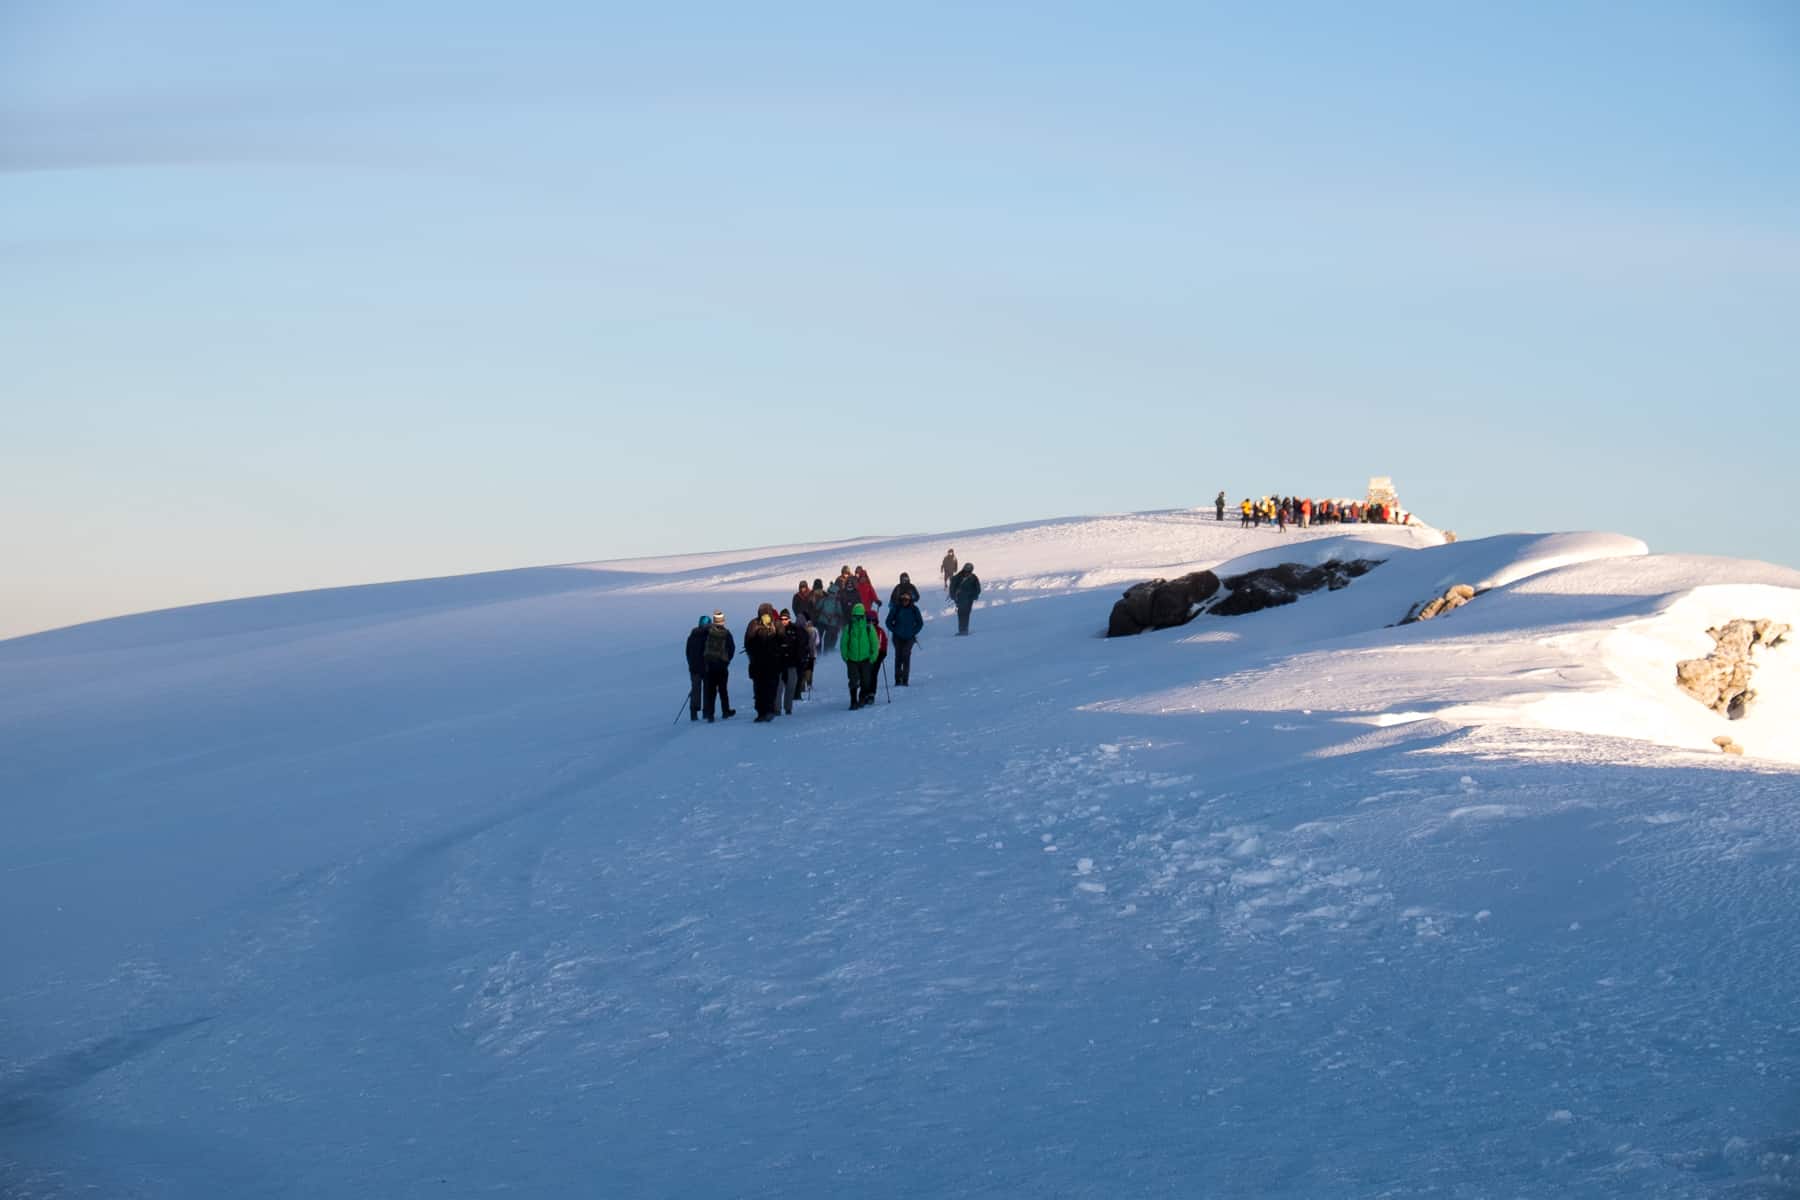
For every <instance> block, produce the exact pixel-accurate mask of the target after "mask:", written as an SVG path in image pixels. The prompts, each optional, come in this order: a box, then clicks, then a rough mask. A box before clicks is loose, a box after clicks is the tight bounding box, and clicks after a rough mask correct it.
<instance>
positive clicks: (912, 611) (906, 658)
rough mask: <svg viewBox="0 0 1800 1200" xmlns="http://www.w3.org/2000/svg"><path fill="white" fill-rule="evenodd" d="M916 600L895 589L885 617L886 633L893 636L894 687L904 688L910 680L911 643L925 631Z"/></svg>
mask: <svg viewBox="0 0 1800 1200" xmlns="http://www.w3.org/2000/svg"><path fill="white" fill-rule="evenodd" d="M903 578H904V577H903ZM917 600H918V597H917V596H916V595H914V594H909V593H906V592H901V591H900V590H899V589H897V588H896V589H895V595H894V605H893V611H892V612H890V613H888V615H887V628H888V632H889V633H891V634H893V635H894V686H895V687H905V686H907V684H908V683H909V682H910V681H911V680H912V652H913V643H914V642H916V641H918V640H919V634H921V633H923V632H924V631H925V614H924V613H923V612H922V611H920V609H919V605H918V603H917Z"/></svg>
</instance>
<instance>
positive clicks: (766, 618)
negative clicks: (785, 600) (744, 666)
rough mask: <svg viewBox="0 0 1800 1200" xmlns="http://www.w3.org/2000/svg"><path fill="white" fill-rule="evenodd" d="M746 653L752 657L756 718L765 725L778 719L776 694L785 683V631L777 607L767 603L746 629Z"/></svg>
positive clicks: (751, 679) (751, 677)
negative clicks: (777, 619) (777, 621)
mask: <svg viewBox="0 0 1800 1200" xmlns="http://www.w3.org/2000/svg"><path fill="white" fill-rule="evenodd" d="M744 656H745V657H746V658H748V659H749V660H750V687H751V692H752V694H753V695H754V696H755V697H756V720H755V722H754V724H757V725H761V724H763V723H765V722H767V721H773V720H774V719H775V694H776V691H777V690H778V689H779V688H780V686H781V671H782V666H781V631H780V630H779V629H777V628H775V608H774V606H773V605H771V604H763V605H762V606H761V607H759V608H758V609H757V610H756V620H754V621H752V622H750V628H749V629H747V630H745V631H744Z"/></svg>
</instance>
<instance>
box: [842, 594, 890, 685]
mask: <svg viewBox="0 0 1800 1200" xmlns="http://www.w3.org/2000/svg"><path fill="white" fill-rule="evenodd" d="M880 652H881V640H880V638H878V637H877V636H876V631H875V629H874V627H873V626H871V625H870V624H869V621H868V614H867V612H866V611H865V610H864V609H863V606H862V605H860V604H858V605H856V606H855V607H853V608H852V609H851V610H850V624H849V627H848V628H846V629H845V630H844V636H843V637H842V638H841V639H840V640H839V641H838V655H839V657H841V658H842V659H843V660H844V672H845V674H846V675H847V676H848V677H849V680H850V711H852V712H855V711H856V710H857V709H859V708H861V707H863V706H864V705H865V704H872V703H874V701H875V658H876V655H878V654H879V653H880Z"/></svg>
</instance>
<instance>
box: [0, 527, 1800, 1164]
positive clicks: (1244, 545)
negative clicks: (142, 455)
mask: <svg viewBox="0 0 1800 1200" xmlns="http://www.w3.org/2000/svg"><path fill="white" fill-rule="evenodd" d="M1440 542H1441V538H1440V536H1439V535H1438V534H1437V533H1436V532H1435V531H1434V530H1431V529H1429V528H1428V527H1423V526H1415V527H1376V526H1357V527H1329V528H1319V529H1313V530H1307V531H1298V530H1290V531H1289V532H1288V533H1287V534H1285V535H1282V534H1277V533H1275V532H1274V531H1272V530H1269V529H1266V528H1265V529H1260V530H1240V529H1239V528H1238V527H1237V522H1236V520H1235V518H1233V519H1231V520H1228V521H1227V522H1225V523H1223V524H1220V523H1217V522H1215V521H1213V519H1212V514H1211V511H1210V510H1206V511H1204V512H1200V511H1176V512H1162V513H1145V514H1135V515H1124V516H1108V517H1099V518H1078V519H1071V520H1062V521H1049V522H1041V523H1032V524H1025V525H1017V526H1009V527H1004V528H999V529H990V530H978V531H967V532H958V533H956V534H954V535H932V536H929V537H911V536H909V537H898V538H865V539H858V540H856V541H852V542H847V543H830V544H821V545H813V546H788V547H779V548H771V549H762V550H753V551H744V552H726V553H712V554H702V555H693V556H686V557H682V558H660V559H643V560H634V561H630V562H611V563H597V564H584V565H577V566H570V567H553V568H540V569H535V570H528V571H518V572H506V573H501V574H496V575H484V576H469V577H462V578H453V579H443V580H425V581H418V582H414V583H407V584H393V585H381V586H372V587H367V588H351V589H337V590H334V591H330V592H315V593H305V594H297V595H291V596H280V597H267V598H262V599H257V600H246V601H237V602H231V603H225V604H217V605H207V606H201V607H198V608H190V609H181V610H172V611H169V612H162V613H151V614H145V615H143V616H138V617H129V618H122V619H119V620H115V621H107V622H99V623H96V624H92V625H86V626H79V627H75V628H71V629H65V630H59V631H55V632H51V633H45V634H39V635H34V636H31V637H25V638H18V639H13V640H11V641H7V642H0V805H3V806H4V808H3V813H4V819H5V828H6V831H7V835H8V836H7V837H6V838H5V839H4V841H3V842H0V911H3V912H4V914H5V919H4V921H3V922H0V961H3V962H4V963H5V964H6V966H5V969H4V973H3V974H0V1195H4V1196H6V1197H8V1198H9V1200H12V1198H25V1197H64V1196H78V1195H100V1196H137V1197H192V1196H231V1197H258V1196H270V1197H274V1196H280V1197H290V1196H291V1197H308V1198H314V1197H375V1196H379V1197H426V1196H429V1197H448V1196H474V1195H490V1194H493V1193H496V1192H510V1193H512V1194H518V1195H526V1196H572V1197H573V1196H579V1197H587V1196H756V1197H777V1196H780V1197H788V1196H893V1197H916V1196H994V1197H999V1196H1094V1197H1121V1196H1184V1197H1185V1196H1213V1195H1217V1196H1235V1195H1255V1196H1292V1197H1316V1196H1395V1197H1400V1196H1467V1197H1485V1196H1565V1195H1582V1196H1588V1195H1617V1196H1645V1195H1651V1196H1655V1195H1666V1196H1692V1195H1720V1196H1748V1195H1778V1194H1790V1193H1793V1192H1796V1191H1800V1158H1797V1157H1796V1156H1797V1155H1800V1095H1797V1093H1796V1090H1795V1079H1796V1078H1797V1077H1800V1072H1797V1070H1796V1068H1797V1067H1800V1051H1797V1048H1800V1015H1797V1014H1800V954H1797V950H1796V941H1795V938H1794V931H1795V929H1796V928H1800V886H1797V885H1800V857H1797V855H1796V850H1797V849H1800V644H1795V645H1789V646H1785V647H1778V648H1776V649H1775V650H1774V651H1771V652H1768V653H1765V654H1764V655H1763V656H1762V657H1761V658H1760V659H1759V663H1760V666H1759V668H1758V673H1757V676H1756V686H1757V688H1758V690H1759V693H1760V698H1759V701H1758V705H1757V707H1756V708H1755V709H1753V711H1752V712H1751V714H1750V715H1749V717H1748V718H1746V719H1745V720H1742V721H1737V722H1729V723H1728V722H1726V721H1725V720H1724V719H1723V718H1721V717H1719V716H1717V715H1715V714H1713V713H1711V712H1709V711H1707V710H1705V709H1703V708H1701V707H1700V705H1699V704H1697V703H1696V702H1694V701H1693V700H1691V699H1689V698H1688V697H1686V696H1684V695H1682V694H1681V693H1680V692H1678V691H1677V690H1676V688H1675V686H1674V663H1675V662H1676V661H1677V660H1678V659H1681V658H1687V657H1697V656H1703V655H1704V654H1705V653H1706V652H1707V651H1708V650H1710V649H1711V641H1710V639H1709V638H1708V637H1707V636H1706V632H1705V631H1706V629H1707V627H1708V626H1709V625H1716V624H1719V623H1721V622H1722V621H1725V620H1729V619H1731V618H1734V617H1752V618H1760V617H1768V618H1772V619H1775V620H1778V621H1782V622H1786V623H1788V624H1791V625H1793V626H1795V627H1796V628H1797V629H1800V573H1797V572H1794V571H1790V570H1786V569H1784V568H1778V567H1773V566H1769V565H1766V564H1760V563H1754V562H1745V561H1734V560H1723V559H1706V558H1697V557H1676V556H1660V555H1652V554H1648V553H1647V552H1646V549H1645V547H1644V546H1643V544H1642V543H1641V542H1638V541H1636V540H1635V539H1631V538H1627V537H1621V536H1617V535H1611V534H1513V535H1506V536H1502V537H1495V538H1486V539H1480V540H1473V541H1463V542H1457V543H1453V544H1449V545H1442V544H1439V543H1440ZM950 546H954V547H955V549H956V551H957V553H958V556H959V557H960V558H962V559H963V560H965V561H972V562H973V563H974V564H975V566H976V569H977V571H978V573H979V574H980V575H981V577H982V580H983V583H984V591H983V595H982V603H981V605H980V606H979V607H978V608H977V610H976V613H975V618H974V624H973V631H974V634H973V636H971V637H969V638H967V639H956V638H953V637H951V636H949V635H950V634H951V633H952V632H953V629H954V623H953V619H951V614H950V612H949V610H948V609H947V607H946V606H945V605H944V603H943V602H942V599H941V597H942V589H941V587H939V586H938V583H937V564H938V562H939V560H940V559H941V558H942V556H943V553H944V551H945V549H946V548H947V547H950ZM1333 557H1336V558H1351V557H1367V558H1382V559H1384V562H1383V565H1381V566H1380V567H1378V568H1376V569H1375V570H1374V571H1372V572H1371V573H1369V574H1368V575H1365V576H1363V577H1362V578H1360V579H1357V580H1356V581H1355V582H1354V583H1352V584H1351V585H1350V586H1349V587H1348V588H1346V589H1344V590H1342V591H1338V592H1323V591H1322V592H1318V593H1315V594H1314V595H1311V596H1307V597H1304V598H1302V599H1301V600H1300V601H1299V602H1297V603H1295V604H1292V605H1289V606H1286V607H1283V608H1278V609H1272V610H1268V611H1265V612H1261V613H1255V614H1251V615H1248V616H1242V617H1234V618H1218V617H1209V616H1201V617H1200V618H1198V619H1196V620H1195V621H1194V622H1192V623H1190V624H1189V625H1187V626H1184V627H1182V628H1179V629H1171V630H1165V631H1161V632H1154V633H1148V634H1145V635H1143V636H1141V637H1136V638H1125V639H1111V640H1108V639H1105V638H1102V637H1101V636H1100V634H1101V633H1102V632H1103V631H1104V629H1105V626H1106V618H1107V613H1108V611H1109V609H1110V608H1111V605H1112V602H1113V600H1114V599H1116V598H1117V595H1118V593H1119V591H1120V590H1121V589H1122V588H1123V587H1124V586H1125V585H1127V584H1129V583H1131V582H1134V581H1136V580H1138V579H1142V578H1147V577H1150V576H1157V575H1160V576H1170V577H1172V576H1174V575H1177V574H1181V573H1183V572H1185V571H1189V570H1194V569H1198V568H1201V567H1213V568H1217V569H1219V570H1220V571H1221V573H1227V572H1228V571H1231V570H1237V569H1242V568H1245V567H1249V566H1259V565H1269V564H1271V563H1275V562H1283V561H1296V562H1322V561H1325V560H1326V559H1329V558H1333ZM844 563H848V564H849V565H851V566H855V565H858V564H863V565H866V566H867V567H868V568H869V570H870V573H871V574H872V576H873V577H874V578H875V580H876V583H877V586H878V588H879V590H880V591H881V592H882V594H883V595H884V596H885V595H886V593H887V591H888V589H889V588H891V587H892V586H893V584H894V582H895V580H896V578H897V575H898V572H899V571H900V570H907V571H910V572H911V573H912V576H913V578H914V580H915V581H916V582H917V583H918V585H919V587H920V589H921V591H922V592H924V594H925V596H926V601H927V603H926V605H925V607H926V611H927V616H928V624H927V626H926V632H925V636H924V638H923V640H922V641H921V643H920V645H919V649H918V651H917V653H916V656H915V662H914V686H913V687H911V688H909V689H904V690H901V689H895V690H894V692H893V694H892V703H891V704H886V703H884V704H881V705H878V706H877V707H874V708H872V709H868V710H864V711H860V712H856V713H852V712H849V711H847V699H846V695H845V687H844V683H843V675H842V671H841V668H839V666H838V664H837V663H836V662H835V660H825V661H822V662H821V664H820V667H819V671H818V681H819V685H820V686H819V691H818V693H817V696H816V698H815V699H813V700H811V701H808V702H803V703H802V704H801V705H800V706H798V709H797V711H796V714H795V715H794V716H793V717H791V718H786V717H784V718H781V719H779V720H777V721H776V722H775V723H774V724H773V725H770V726H766V727H760V728H759V727H756V726H753V725H751V724H750V713H749V711H748V710H749V695H750V693H749V684H748V680H747V679H746V678H745V675H744V670H743V662H742V659H741V657H740V660H739V662H738V663H736V664H734V671H733V678H732V690H733V693H734V699H735V700H736V702H737V705H738V707H739V708H740V710H741V711H742V715H741V716H740V717H739V718H738V719H736V720H733V721H731V722H728V723H722V724H720V725H717V726H707V725H704V724H701V725H698V726H695V725H691V724H690V723H689V722H688V720H687V718H686V714H685V711H682V710H684V709H685V701H684V696H685V691H686V686H687V680H686V668H685V665H684V664H683V662H682V640H683V639H684V637H685V636H686V633H687V631H688V629H689V628H690V627H691V626H692V625H693V623H694V621H695V619H696V617H697V616H698V615H699V614H700V613H702V612H710V611H711V610H712V609H714V608H723V609H724V611H725V612H726V614H727V619H728V622H729V624H730V626H731V628H732V629H733V631H734V632H741V630H742V629H743V627H744V625H745V624H746V623H747V621H748V619H749V617H750V615H751V613H752V612H753V611H754V608H755V605H756V603H757V602H759V601H761V600H765V599H768V600H774V601H776V602H777V603H778V604H780V605H783V606H785V605H786V604H787V603H788V598H789V597H790V596H791V594H792V592H793V590H794V584H795V582H796V581H797V580H799V579H800V578H801V577H802V576H804V577H805V578H807V579H808V580H810V579H812V578H814V577H824V578H827V579H829V578H830V577H831V576H833V575H834V574H835V573H836V570H837V568H838V567H839V566H840V565H842V564H844ZM1454 583H1468V584H1470V585H1472V586H1475V587H1477V588H1478V589H1481V594H1480V595H1478V596H1477V598H1476V599H1475V600H1473V601H1472V602H1470V603H1469V604H1468V605H1467V606H1465V607H1464V608H1461V609H1458V610H1456V611H1454V612H1452V613H1450V614H1448V615H1446V616H1443V617H1441V618H1439V619H1437V620H1434V621H1430V622H1424V623H1418V624H1413V625H1406V626H1399V625H1396V624H1395V623H1396V622H1398V621H1399V620H1400V619H1401V617H1403V616H1404V615H1405V614H1406V612H1407V610H1408V608H1409V607H1410V606H1411V605H1412V604H1413V603H1415V602H1417V601H1420V600H1424V599H1428V598H1430V597H1431V596H1433V595H1436V594H1441V592H1442V591H1443V589H1444V588H1445V587H1447V586H1449V585H1451V584H1454ZM678 705H679V708H678ZM672 718H677V719H676V720H675V723H674V724H671V719H672ZM1721 733H1729V734H1730V735H1731V736H1733V737H1734V738H1736V739H1737V741H1738V742H1740V743H1741V744H1742V745H1743V746H1744V747H1745V749H1746V751H1747V753H1746V755H1745V756H1744V757H1742V758H1738V757H1727V756H1724V755H1722V754H1721V753H1720V752H1719V751H1718V749H1717V748H1716V747H1715V746H1714V745H1713V744H1712V738H1713V737H1714V736H1716V735H1718V734H1721Z"/></svg>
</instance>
